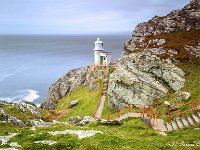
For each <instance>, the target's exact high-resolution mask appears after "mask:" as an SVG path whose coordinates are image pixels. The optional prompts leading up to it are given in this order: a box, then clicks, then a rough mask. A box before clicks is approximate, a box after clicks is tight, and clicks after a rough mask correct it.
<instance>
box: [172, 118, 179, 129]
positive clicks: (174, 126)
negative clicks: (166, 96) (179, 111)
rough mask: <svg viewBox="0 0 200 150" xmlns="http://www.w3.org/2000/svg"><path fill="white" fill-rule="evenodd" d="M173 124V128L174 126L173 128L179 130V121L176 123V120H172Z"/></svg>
mask: <svg viewBox="0 0 200 150" xmlns="http://www.w3.org/2000/svg"><path fill="white" fill-rule="evenodd" d="M171 124H172V128H173V130H178V125H177V123H176V121H174V120H173V121H171Z"/></svg>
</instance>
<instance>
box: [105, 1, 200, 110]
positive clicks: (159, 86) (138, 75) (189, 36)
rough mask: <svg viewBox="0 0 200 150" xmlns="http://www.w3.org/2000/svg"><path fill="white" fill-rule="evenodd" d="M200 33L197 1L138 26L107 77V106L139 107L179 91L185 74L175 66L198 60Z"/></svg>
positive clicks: (198, 2)
mask: <svg viewBox="0 0 200 150" xmlns="http://www.w3.org/2000/svg"><path fill="white" fill-rule="evenodd" d="M199 34H200V1H198V0H192V1H190V3H189V4H187V5H186V6H185V7H184V8H182V9H180V10H174V11H172V12H170V13H169V14H168V15H166V16H161V17H160V16H155V17H153V18H152V19H151V20H149V21H148V22H144V23H140V24H138V25H137V26H136V27H135V29H134V31H133V34H132V38H131V39H130V40H128V41H127V42H126V43H125V44H124V51H123V55H122V57H121V58H120V59H119V60H118V63H117V65H116V70H115V71H114V72H113V73H112V74H110V78H109V85H108V91H107V93H108V105H109V107H110V108H111V109H113V110H117V109H120V108H122V107H127V105H128V104H133V105H135V106H136V107H142V106H143V105H150V104H152V103H153V101H154V99H159V98H163V97H165V96H166V95H167V94H168V93H169V91H174V92H176V91H180V90H181V88H182V87H184V83H185V79H184V75H185V73H184V72H183V71H182V70H181V69H180V68H179V67H177V66H176V65H175V63H177V62H180V61H182V62H188V61H191V62H192V63H194V58H196V60H200V59H199V58H200V57H199V56H200V50H199V49H200V44H199V43H200V38H199ZM196 60H195V62H196ZM174 62H175V63H174Z"/></svg>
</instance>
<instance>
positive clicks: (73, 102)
mask: <svg viewBox="0 0 200 150" xmlns="http://www.w3.org/2000/svg"><path fill="white" fill-rule="evenodd" d="M78 102H79V100H73V101H71V102H70V104H69V106H68V109H69V108H72V107H74V106H76V105H78Z"/></svg>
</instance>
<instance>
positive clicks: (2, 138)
mask: <svg viewBox="0 0 200 150" xmlns="http://www.w3.org/2000/svg"><path fill="white" fill-rule="evenodd" d="M16 135H17V133H10V134H9V135H7V136H0V145H5V144H7V143H8V141H9V140H10V139H11V138H12V137H14V136H16Z"/></svg>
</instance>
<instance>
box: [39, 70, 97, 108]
mask: <svg viewBox="0 0 200 150" xmlns="http://www.w3.org/2000/svg"><path fill="white" fill-rule="evenodd" d="M94 80H95V73H94V71H93V68H92V67H86V68H83V67H82V68H77V69H72V70H70V71H69V72H67V73H66V74H65V75H64V76H63V77H61V78H60V79H58V80H57V81H56V82H54V83H53V84H52V85H51V86H50V87H49V91H48V98H47V100H46V101H45V102H44V103H42V105H41V107H42V108H43V109H47V110H51V109H54V108H55V104H56V103H57V102H58V100H60V99H61V98H63V97H64V96H67V95H70V94H71V92H72V91H74V90H75V89H77V88H79V87H80V86H86V85H89V88H90V90H91V91H93V90H94V89H95V82H94Z"/></svg>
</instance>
